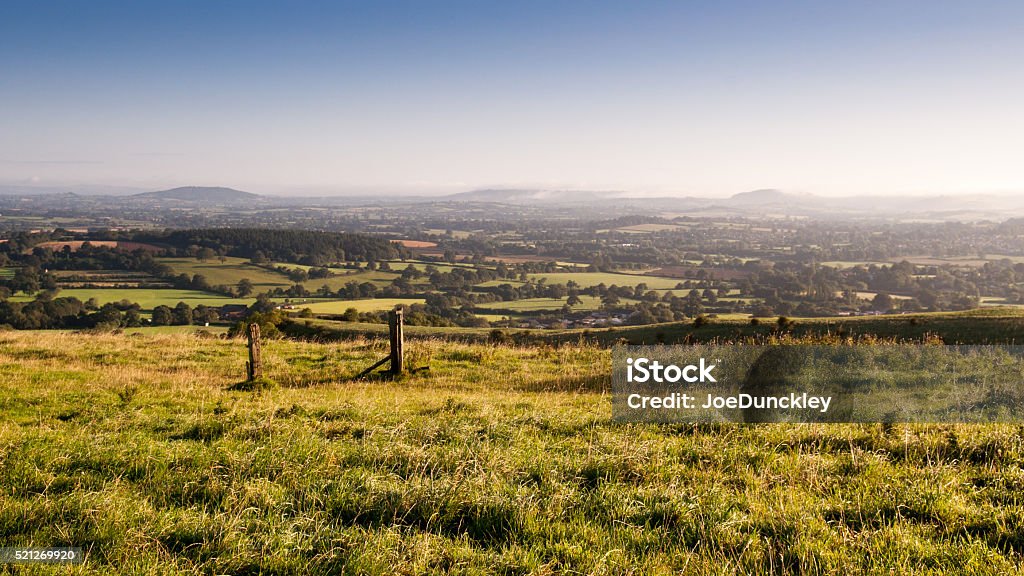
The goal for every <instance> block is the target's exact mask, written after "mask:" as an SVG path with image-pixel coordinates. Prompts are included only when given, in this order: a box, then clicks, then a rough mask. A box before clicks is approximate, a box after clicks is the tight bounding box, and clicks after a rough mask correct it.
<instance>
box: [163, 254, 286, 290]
mask: <svg viewBox="0 0 1024 576" xmlns="http://www.w3.org/2000/svg"><path fill="white" fill-rule="evenodd" d="M159 261H160V262H162V263H164V264H167V265H168V266H170V267H171V268H173V269H174V271H175V272H176V273H178V274H188V275H189V276H193V275H195V274H202V275H203V276H205V277H206V281H207V282H209V283H210V284H211V285H214V286H216V285H218V284H225V285H228V286H235V285H237V284H238V282H239V281H241V280H242V279H243V278H248V279H249V280H250V281H251V282H252V283H253V285H254V286H255V287H256V292H264V291H266V290H268V289H270V288H287V287H289V286H291V285H292V282H291V281H290V280H288V277H287V276H285V275H283V274H280V273H278V272H273V271H270V270H267V269H266V268H261V267H259V266H254V265H252V264H250V263H249V261H248V260H246V259H244V258H228V259H227V260H226V261H224V262H221V261H220V260H217V259H213V260H207V261H205V262H201V261H199V260H196V259H195V258H160V259H159Z"/></svg>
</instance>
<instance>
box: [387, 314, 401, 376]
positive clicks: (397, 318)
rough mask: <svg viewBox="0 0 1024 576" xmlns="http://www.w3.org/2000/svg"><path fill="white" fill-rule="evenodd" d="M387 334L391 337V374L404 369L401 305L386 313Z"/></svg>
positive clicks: (396, 373) (399, 372)
mask: <svg viewBox="0 0 1024 576" xmlns="http://www.w3.org/2000/svg"><path fill="white" fill-rule="evenodd" d="M388 335H389V336H390V337H391V374H393V375H398V374H401V373H402V371H403V370H405V339H404V337H403V335H402V307H401V306H395V309H394V310H392V311H391V312H389V313H388Z"/></svg>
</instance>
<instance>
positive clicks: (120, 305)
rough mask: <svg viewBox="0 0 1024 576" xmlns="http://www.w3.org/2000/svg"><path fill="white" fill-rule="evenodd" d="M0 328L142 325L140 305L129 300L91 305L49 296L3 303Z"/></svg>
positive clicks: (1, 305)
mask: <svg viewBox="0 0 1024 576" xmlns="http://www.w3.org/2000/svg"><path fill="white" fill-rule="evenodd" d="M0 325H6V326H10V327H11V328H15V329H18V330H42V329H50V328H98V329H115V328H125V327H133V326H141V325H142V315H141V314H140V312H139V305H138V304H134V303H131V302H127V301H121V302H116V303H109V304H104V305H103V306H100V307H98V308H96V307H94V306H89V305H87V304H86V303H83V302H82V301H81V300H79V299H77V298H53V299H50V298H48V297H46V296H45V295H44V296H43V297H41V298H37V299H35V300H33V301H31V302H11V301H9V300H4V301H2V302H0Z"/></svg>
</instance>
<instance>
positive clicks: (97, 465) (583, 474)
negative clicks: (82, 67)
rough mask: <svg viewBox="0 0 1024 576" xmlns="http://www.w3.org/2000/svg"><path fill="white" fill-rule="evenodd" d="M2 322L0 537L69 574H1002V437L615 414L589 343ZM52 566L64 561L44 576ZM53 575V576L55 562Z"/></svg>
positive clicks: (1011, 531)
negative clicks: (242, 383) (8, 326)
mask: <svg viewBox="0 0 1024 576" xmlns="http://www.w3.org/2000/svg"><path fill="white" fill-rule="evenodd" d="M383 354H384V349H383V348H382V344H380V343H374V342H366V341H363V340H355V341H350V342H345V343H340V344H312V343H299V342H292V341H270V342H267V343H266V345H265V346H264V355H265V361H266V368H267V375H268V376H269V377H270V378H271V379H273V380H275V381H277V382H278V383H279V384H280V386H279V387H276V388H271V389H268V390H265V391H262V392H236V391H231V390H229V389H228V388H229V386H231V385H232V384H234V383H236V382H238V380H239V379H240V377H241V375H242V374H243V372H244V362H245V347H244V344H243V343H242V342H241V341H237V340H220V339H209V338H199V337H195V336H184V335H165V336H118V335H95V336H83V335H80V334H62V333H54V332H49V333H18V332H5V333H2V334H0V370H2V371H3V378H2V379H0V414H2V418H0V487H2V488H0V531H2V533H3V539H4V542H5V543H6V544H5V545H7V546H16V545H28V544H34V545H48V546H49V545H52V546H61V545H73V546H81V547H83V548H84V549H85V551H86V553H87V554H88V560H87V562H86V564H85V565H84V566H82V567H81V570H80V571H76V573H82V574H112V573H113V574H117V573H160V574H200V573H203V574H207V573H216V574H223V573H249V574H255V573H274V574H296V575H298V574H320V573H323V574H327V573H352V574H357V573H358V574H423V573H460V574H462V573H495V572H498V573H508V574H552V573H565V572H569V571H574V572H577V573H605V574H641V573H642V574H659V573H665V574H667V573H672V572H676V573H678V572H681V571H690V572H696V573H722V572H742V573H767V572H773V571H774V572H780V573H806V572H811V573H853V572H885V573H892V572H900V573H902V572H908V571H921V570H934V569H935V568H936V567H940V566H941V567H942V568H943V569H944V570H949V571H954V572H956V571H959V572H964V571H971V570H972V569H973V570H976V571H981V572H992V573H999V572H1002V573H1006V572H1010V571H1013V569H1014V568H1015V567H1017V566H1019V565H1020V563H1021V562H1022V560H1024V556H1022V551H1024V545H1022V543H1024V528H1022V526H1024V522H1022V519H1024V506H1022V505H1021V501H1020V498H1019V485H1020V482H1019V477H1020V474H1019V472H1020V469H1021V466H1022V465H1024V439H1022V436H1021V434H1020V432H1019V431H1018V430H1017V429H1016V428H1015V427H1013V426H970V427H967V426H893V427H882V426H870V425H863V426H855V425H849V426H846V425H835V426H825V425H822V426H812V425H808V426H790V425H762V426H742V425H735V426H733V425H722V426H703V427H694V426H657V425H618V424H614V423H612V422H610V420H609V417H610V401H609V399H608V396H607V395H606V394H605V393H603V392H600V391H601V390H604V389H605V388H606V386H607V371H608V363H609V355H608V352H607V351H606V350H601V349H598V348H592V347H582V348H581V347H577V346H564V347H561V348H552V347H549V346H544V347H537V348H531V347H522V348H510V347H504V346H498V347H493V346H480V345H463V344H455V343H450V342H448V343H444V342H439V341H430V340H423V341H414V342H410V344H409V352H408V354H409V363H410V364H411V365H413V366H422V365H429V367H430V370H429V371H424V372H419V373H417V374H416V375H414V376H410V377H408V378H406V379H404V380H403V381H401V382H389V381H386V380H371V381H365V382H349V381H347V378H348V377H349V376H351V375H352V374H354V373H356V372H357V371H359V370H361V369H362V368H364V367H366V366H367V365H369V364H370V363H372V362H373V361H375V360H376V359H378V358H379V357H382V356H383ZM53 573H58V572H57V569H55V570H54V572H53ZM60 573H63V572H60Z"/></svg>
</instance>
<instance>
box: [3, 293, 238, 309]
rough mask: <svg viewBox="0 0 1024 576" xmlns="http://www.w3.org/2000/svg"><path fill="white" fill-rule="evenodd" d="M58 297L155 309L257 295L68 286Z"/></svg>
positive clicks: (23, 297)
mask: <svg viewBox="0 0 1024 576" xmlns="http://www.w3.org/2000/svg"><path fill="white" fill-rule="evenodd" d="M57 297H58V298H78V299H79V300H81V301H82V302H85V301H87V300H89V299H90V298H95V299H96V302H97V303H98V304H99V305H101V306H102V305H103V304H106V303H108V302H119V301H121V300H128V301H129V302H135V303H137V304H138V305H139V306H140V307H141V308H142V309H143V310H144V311H146V312H151V311H152V310H153V308H155V307H157V306H160V305H161V304H162V305H165V306H170V307H172V308H173V307H174V305H175V304H177V303H178V302H184V303H186V304H188V305H189V306H192V307H193V308H194V307H196V306H198V305H200V304H202V305H204V306H224V305H225V304H245V305H246V306H249V305H250V304H252V303H253V302H255V301H256V299H255V298H231V297H230V296H222V295H220V294H213V293H211V292H201V291H199V290H178V289H175V288H65V289H61V291H60V292H58V293H57ZM34 298H35V296H26V295H24V294H19V295H17V296H12V297H11V298H10V300H11V301H13V302H28V301H31V300H32V299H34Z"/></svg>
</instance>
